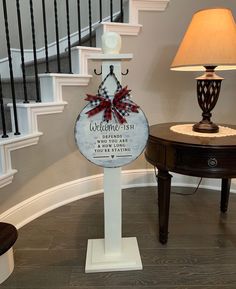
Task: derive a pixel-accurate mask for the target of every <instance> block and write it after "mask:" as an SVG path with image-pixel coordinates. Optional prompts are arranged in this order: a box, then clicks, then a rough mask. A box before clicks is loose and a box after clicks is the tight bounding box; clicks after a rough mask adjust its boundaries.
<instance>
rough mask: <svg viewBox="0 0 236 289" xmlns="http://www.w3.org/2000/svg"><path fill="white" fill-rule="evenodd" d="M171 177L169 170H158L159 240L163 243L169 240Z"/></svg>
mask: <svg viewBox="0 0 236 289" xmlns="http://www.w3.org/2000/svg"><path fill="white" fill-rule="evenodd" d="M171 177H172V176H171V175H170V174H169V173H168V171H165V170H160V169H159V170H158V174H157V179H158V208H159V241H160V242H161V243H162V244H166V243H167V240H168V223H169V208H170V189H171Z"/></svg>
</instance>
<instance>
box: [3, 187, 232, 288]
mask: <svg viewBox="0 0 236 289" xmlns="http://www.w3.org/2000/svg"><path fill="white" fill-rule="evenodd" d="M172 190H173V191H174V192H183V193H189V192H191V191H192V190H193V189H191V188H190V189H183V188H173V189H172ZM219 199H220V193H219V192H214V191H209V190H203V189H199V191H198V192H197V193H196V194H195V195H192V196H182V195H178V194H174V193H173V194H172V195H171V214H170V234H169V242H168V244H167V245H165V246H163V245H161V244H160V243H159V242H158V241H157V237H156V235H157V208H156V189H155V188H154V187H153V188H135V189H127V190H124V192H123V236H137V238H138V243H139V248H140V252H141V258H142V262H143V270H142V271H128V272H113V273H92V274H85V273H84V264H85V255H86V243H87V239H88V238H102V237H103V196H102V195H97V196H94V197H90V198H87V199H83V200H80V201H77V202H74V203H72V204H70V205H66V206H64V207H61V208H59V209H57V210H54V211H53V212H50V213H48V214H46V215H44V216H42V217H40V218H38V219H37V220H35V221H33V222H32V223H30V224H28V225H26V226H25V227H23V228H22V229H21V230H19V239H18V240H17V243H16V246H15V270H14V273H13V274H12V275H11V276H10V277H9V279H8V280H6V281H5V282H4V283H3V284H2V285H0V288H9V289H10V288H18V289H26V288H30V289H39V288H40V289H46V288H50V289H72V288H73V289H79V288H80V289H95V288H98V289H102V288H105V289H116V288H117V289H131V288H135V289H141V288H145V289H151V288H152V289H154V288H156V289H203V288H204V289H235V288H236V195H231V199H230V205H229V212H228V214H226V215H225V216H223V215H221V214H220V213H219Z"/></svg>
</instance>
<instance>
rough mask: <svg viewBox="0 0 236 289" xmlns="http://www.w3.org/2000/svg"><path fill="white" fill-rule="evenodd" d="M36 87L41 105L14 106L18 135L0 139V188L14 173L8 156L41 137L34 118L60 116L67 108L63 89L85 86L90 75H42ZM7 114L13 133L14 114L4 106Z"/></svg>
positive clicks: (11, 108) (11, 134)
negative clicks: (49, 115) (38, 85)
mask: <svg viewBox="0 0 236 289" xmlns="http://www.w3.org/2000/svg"><path fill="white" fill-rule="evenodd" d="M39 77H40V87H41V95H42V102H40V103H37V102H31V103H17V104H16V108H17V116H18V129H19V131H20V133H21V134H20V135H14V134H13V133H10V134H9V137H8V138H4V139H3V138H2V139H0V188H1V187H4V186H6V185H8V184H10V183H11V182H12V180H13V176H14V174H15V173H16V172H17V170H16V169H13V168H12V164H11V152H12V151H13V150H17V149H20V148H23V147H27V146H31V145H35V144H37V143H38V141H39V137H40V136H41V135H42V134H43V133H42V132H39V130H38V118H37V117H38V116H39V115H44V114H54V113H61V112H62V111H63V109H64V107H65V105H66V104H67V102H65V101H63V97H62V87H63V86H72V85H73V86H86V85H88V82H89V80H90V78H91V77H92V76H91V75H78V74H56V73H53V74H42V75H40V76H39ZM8 106H9V107H10V111H11V122H12V126H13V131H14V130H15V127H14V126H15V125H14V113H13V105H12V104H11V103H10V104H8Z"/></svg>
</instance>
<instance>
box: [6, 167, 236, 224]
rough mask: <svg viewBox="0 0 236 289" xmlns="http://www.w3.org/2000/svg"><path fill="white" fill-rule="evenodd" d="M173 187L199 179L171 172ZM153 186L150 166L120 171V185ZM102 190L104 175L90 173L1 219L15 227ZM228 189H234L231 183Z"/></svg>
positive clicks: (213, 183) (207, 183)
mask: <svg viewBox="0 0 236 289" xmlns="http://www.w3.org/2000/svg"><path fill="white" fill-rule="evenodd" d="M172 175H173V179H172V185H173V186H185V187H195V186H196V185H197V183H198V180H199V178H195V177H187V176H183V175H178V174H172ZM145 186H156V179H155V174H154V171H153V170H152V169H141V170H127V171H122V188H132V187H145ZM201 187H202V188H208V189H216V190H219V189H220V180H218V179H217V180H215V179H204V180H203V182H202V184H201ZM102 192H103V174H99V175H93V176H89V177H85V178H81V179H78V180H74V181H71V182H67V183H64V184H61V185H59V186H55V187H53V188H50V189H47V190H45V191H43V192H41V193H39V194H37V195H35V196H33V197H31V198H29V199H27V200H25V201H23V202H21V203H19V204H17V205H16V206H14V207H12V208H10V209H9V210H7V211H5V212H4V213H2V214H1V215H0V220H1V221H2V222H7V223H11V224H13V225H15V226H16V227H17V228H18V229H19V228H21V227H23V226H24V225H26V224H27V223H29V222H31V221H33V220H34V219H36V218H37V217H39V216H41V215H43V214H45V213H47V212H49V211H51V210H54V209H56V208H58V207H61V206H63V205H66V204H69V203H71V202H73V201H76V200H79V199H82V198H86V197H89V196H93V195H96V194H99V193H102ZM231 192H236V184H234V183H232V189H231Z"/></svg>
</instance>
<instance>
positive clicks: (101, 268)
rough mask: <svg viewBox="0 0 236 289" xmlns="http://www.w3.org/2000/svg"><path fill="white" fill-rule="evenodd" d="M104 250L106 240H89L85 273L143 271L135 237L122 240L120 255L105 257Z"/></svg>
mask: <svg viewBox="0 0 236 289" xmlns="http://www.w3.org/2000/svg"><path fill="white" fill-rule="evenodd" d="M104 248H105V245H104V239H94V240H88V246H87V256H86V266H85V273H93V272H109V271H128V270H142V269H143V266H142V261H141V257H140V254H139V248H138V242H137V239H136V238H135V237H131V238H122V250H121V252H120V253H119V252H118V253H117V254H111V255H105V251H104Z"/></svg>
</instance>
